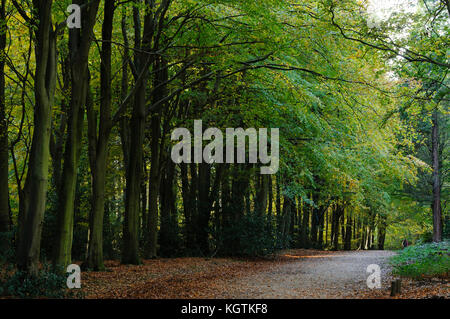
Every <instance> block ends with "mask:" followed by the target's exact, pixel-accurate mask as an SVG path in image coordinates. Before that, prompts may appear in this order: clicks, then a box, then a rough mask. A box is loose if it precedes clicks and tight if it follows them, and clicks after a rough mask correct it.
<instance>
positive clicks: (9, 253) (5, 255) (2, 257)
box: [0, 227, 16, 266]
mask: <svg viewBox="0 0 450 319" xmlns="http://www.w3.org/2000/svg"><path fill="white" fill-rule="evenodd" d="M14 236H15V227H14V228H13V230H11V231H9V232H6V233H2V232H0V243H8V245H7V246H6V247H7V249H0V266H1V265H2V264H4V263H12V262H14V261H15V256H16V254H15V252H16V251H15V249H14V246H13V245H12V243H13V238H14Z"/></svg>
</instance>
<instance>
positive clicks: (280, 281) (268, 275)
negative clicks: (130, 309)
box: [82, 249, 395, 299]
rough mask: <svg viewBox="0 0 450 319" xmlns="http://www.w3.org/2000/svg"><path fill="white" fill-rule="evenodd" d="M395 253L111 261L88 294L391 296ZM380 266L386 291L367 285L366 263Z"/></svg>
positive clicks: (89, 283)
mask: <svg viewBox="0 0 450 319" xmlns="http://www.w3.org/2000/svg"><path fill="white" fill-rule="evenodd" d="M394 254H395V253H394V252H391V251H376V250H372V251H319V250H311V249H292V250H286V251H283V252H281V253H280V254H279V255H277V256H276V258H272V259H258V260H240V259H230V258H160V259H154V260H144V261H143V264H142V265H139V266H132V265H120V263H119V262H117V261H108V262H106V266H107V267H108V270H107V271H105V272H86V273H84V274H82V286H83V291H84V293H85V294H86V297H87V298H151V299H154V298H161V299H164V298H186V299H195V298H230V299H247V298H256V299H259V298H283V299H288V298H296V299H301V298H371V297H373V294H374V293H377V294H379V296H385V295H386V296H389V285H390V280H391V278H390V275H389V274H390V271H391V269H390V266H389V265H388V259H389V257H390V256H392V255H394ZM371 264H377V265H379V266H380V269H381V282H382V289H377V292H375V291H372V290H370V289H369V288H368V287H367V284H366V281H367V278H368V276H369V275H370V273H367V272H366V271H367V266H369V265H371Z"/></svg>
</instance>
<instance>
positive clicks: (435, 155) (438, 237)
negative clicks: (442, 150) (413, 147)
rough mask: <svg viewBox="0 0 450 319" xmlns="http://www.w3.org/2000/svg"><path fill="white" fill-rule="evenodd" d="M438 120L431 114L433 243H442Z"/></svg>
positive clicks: (434, 114) (436, 115) (435, 115)
mask: <svg viewBox="0 0 450 319" xmlns="http://www.w3.org/2000/svg"><path fill="white" fill-rule="evenodd" d="M438 121H439V119H438V111H437V110H435V111H434V112H433V119H432V122H433V128H432V137H431V140H432V151H431V152H432V161H433V204H432V210H433V241H434V242H440V241H442V212H441V181H440V175H439V122H438Z"/></svg>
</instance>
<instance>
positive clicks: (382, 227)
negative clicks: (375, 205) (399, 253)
mask: <svg viewBox="0 0 450 319" xmlns="http://www.w3.org/2000/svg"><path fill="white" fill-rule="evenodd" d="M386 226H387V225H386V216H380V224H379V225H378V249H379V250H384V241H385V238H386Z"/></svg>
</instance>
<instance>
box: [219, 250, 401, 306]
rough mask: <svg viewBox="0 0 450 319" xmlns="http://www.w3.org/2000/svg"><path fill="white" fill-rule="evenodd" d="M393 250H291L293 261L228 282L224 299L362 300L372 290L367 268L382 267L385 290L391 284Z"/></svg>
mask: <svg viewBox="0 0 450 319" xmlns="http://www.w3.org/2000/svg"><path fill="white" fill-rule="evenodd" d="M394 254H395V253H393V252H390V251H348V252H319V251H308V250H292V251H288V252H287V253H286V255H285V257H287V258H290V259H292V261H291V262H283V263H279V264H274V265H273V266H271V267H270V268H269V269H268V270H263V271H261V272H258V273H253V274H250V275H248V276H245V277H243V278H242V277H241V278H236V279H232V280H231V281H229V280H227V282H226V291H222V292H221V293H217V292H216V293H215V294H214V295H216V297H223V298H238V299H240V298H243V299H245V298H285V299H288V298H296V299H303V298H304V299H308V298H349V297H350V298H358V297H363V294H365V293H367V292H368V291H369V290H370V289H369V288H368V287H367V284H366V281H367V278H368V276H369V275H370V273H368V272H366V271H367V266H368V265H370V264H377V265H379V266H380V268H381V281H382V289H387V288H388V287H389V285H390V279H391V278H390V276H389V273H390V267H389V265H388V263H387V261H388V259H389V257H390V256H392V255H394Z"/></svg>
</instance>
